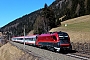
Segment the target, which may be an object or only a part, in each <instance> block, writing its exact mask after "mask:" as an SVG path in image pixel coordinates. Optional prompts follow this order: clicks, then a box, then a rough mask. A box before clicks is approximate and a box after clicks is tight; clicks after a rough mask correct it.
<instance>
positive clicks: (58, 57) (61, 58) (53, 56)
mask: <svg viewBox="0 0 90 60" xmlns="http://www.w3.org/2000/svg"><path fill="white" fill-rule="evenodd" d="M11 43H13V44H14V45H15V46H17V47H19V48H20V49H23V44H19V43H15V42H11ZM24 50H26V51H29V53H30V54H33V55H35V56H38V57H42V58H40V60H79V59H77V58H73V57H70V56H66V55H65V54H61V53H55V52H51V51H48V50H45V49H40V48H36V47H32V46H28V45H25V49H24Z"/></svg>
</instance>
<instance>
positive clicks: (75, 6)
mask: <svg viewBox="0 0 90 60" xmlns="http://www.w3.org/2000/svg"><path fill="white" fill-rule="evenodd" d="M48 7H49V8H50V9H51V10H52V11H54V14H55V15H54V16H55V18H56V19H55V20H58V19H59V18H60V17H62V16H65V15H66V17H65V18H63V19H62V21H65V20H68V19H72V18H75V17H79V16H84V15H88V14H90V0H55V1H54V2H52V4H51V5H50V6H48ZM42 9H43V8H41V9H38V10H37V11H34V12H31V13H28V14H25V15H24V16H22V17H20V18H17V19H15V20H13V21H12V22H10V23H8V24H6V25H5V26H3V27H2V28H1V31H4V32H7V35H9V33H8V32H11V33H12V36H21V35H23V29H24V25H25V26H26V34H28V32H30V31H31V30H33V25H34V23H35V21H36V20H37V19H36V18H38V16H39V15H40V16H41V15H42V13H41V12H42ZM41 19H42V18H41ZM47 19H48V18H47Z"/></svg>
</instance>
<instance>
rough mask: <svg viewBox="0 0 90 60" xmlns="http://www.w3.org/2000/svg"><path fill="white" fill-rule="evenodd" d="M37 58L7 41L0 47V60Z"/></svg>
mask: <svg viewBox="0 0 90 60" xmlns="http://www.w3.org/2000/svg"><path fill="white" fill-rule="evenodd" d="M35 59H36V60H38V58H36V57H34V56H33V55H31V54H28V53H25V52H23V51H22V50H19V49H18V48H16V47H15V46H12V45H11V44H10V43H7V44H5V45H3V46H2V47H0V60H35Z"/></svg>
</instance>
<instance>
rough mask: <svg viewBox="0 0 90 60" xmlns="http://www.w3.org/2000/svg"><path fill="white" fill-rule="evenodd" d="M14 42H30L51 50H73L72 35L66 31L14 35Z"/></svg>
mask: <svg viewBox="0 0 90 60" xmlns="http://www.w3.org/2000/svg"><path fill="white" fill-rule="evenodd" d="M11 40H12V41H14V42H19V43H24V42H25V44H29V45H32V46H37V47H40V48H47V49H49V50H51V51H57V52H60V50H72V45H71V43H70V37H69V35H68V34H67V33H66V32H61V31H60V32H49V33H46V34H40V35H32V36H20V37H12V39H11Z"/></svg>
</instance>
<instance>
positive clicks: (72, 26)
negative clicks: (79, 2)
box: [50, 15, 90, 43]
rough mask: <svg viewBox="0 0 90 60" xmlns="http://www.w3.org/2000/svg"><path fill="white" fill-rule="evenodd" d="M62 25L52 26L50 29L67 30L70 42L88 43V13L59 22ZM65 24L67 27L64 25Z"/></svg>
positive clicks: (89, 18)
mask: <svg viewBox="0 0 90 60" xmlns="http://www.w3.org/2000/svg"><path fill="white" fill-rule="evenodd" d="M61 24H62V26H60V27H57V28H53V29H51V30H50V31H51V32H54V31H64V32H67V33H68V34H69V36H70V38H71V42H82V43H84V42H88V43H90V15H87V16H82V17H78V18H74V19H70V20H67V21H64V22H62V23H61ZM65 24H67V27H65V26H64V25H65Z"/></svg>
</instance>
